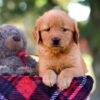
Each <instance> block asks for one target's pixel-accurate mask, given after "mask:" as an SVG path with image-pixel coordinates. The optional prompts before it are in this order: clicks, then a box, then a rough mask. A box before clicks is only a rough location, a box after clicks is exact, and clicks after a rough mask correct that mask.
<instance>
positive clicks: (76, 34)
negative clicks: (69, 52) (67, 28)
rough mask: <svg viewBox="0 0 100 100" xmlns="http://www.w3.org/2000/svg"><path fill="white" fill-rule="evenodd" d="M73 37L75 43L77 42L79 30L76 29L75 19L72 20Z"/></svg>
mask: <svg viewBox="0 0 100 100" xmlns="http://www.w3.org/2000/svg"><path fill="white" fill-rule="evenodd" d="M73 39H74V41H75V43H76V44H78V43H79V30H78V27H77V23H76V21H74V35H73Z"/></svg>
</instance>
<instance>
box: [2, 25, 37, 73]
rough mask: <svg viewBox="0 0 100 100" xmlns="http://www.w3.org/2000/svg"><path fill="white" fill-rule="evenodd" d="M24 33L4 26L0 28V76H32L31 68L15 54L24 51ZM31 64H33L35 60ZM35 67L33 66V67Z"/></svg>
mask: <svg viewBox="0 0 100 100" xmlns="http://www.w3.org/2000/svg"><path fill="white" fill-rule="evenodd" d="M26 46H27V41H26V37H25V33H24V32H23V31H22V30H20V29H18V28H16V27H15V26H12V25H8V24H4V25H1V26H0V75H22V74H25V73H27V74H28V73H29V74H33V69H32V68H31V67H24V66H25V65H24V63H23V62H22V60H21V59H20V58H19V57H18V56H17V54H18V53H19V52H20V51H22V50H26ZM31 62H32V63H33V64H35V60H33V61H32V59H31ZM33 66H35V65H33Z"/></svg>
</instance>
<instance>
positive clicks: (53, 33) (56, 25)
mask: <svg viewBox="0 0 100 100" xmlns="http://www.w3.org/2000/svg"><path fill="white" fill-rule="evenodd" d="M33 36H34V39H35V40H36V41H37V43H38V44H40V45H44V46H46V47H48V48H57V49H58V48H67V47H68V46H70V43H72V42H74V43H76V44H78V41H79V31H78V28H77V25H76V23H75V21H74V20H73V19H71V18H70V17H69V16H68V15H67V14H66V13H65V12H64V11H61V10H50V11H48V12H46V13H44V14H43V15H42V16H41V17H40V18H39V19H38V20H37V21H36V24H35V28H34V29H33Z"/></svg>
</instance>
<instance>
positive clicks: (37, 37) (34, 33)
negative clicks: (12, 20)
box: [32, 27, 42, 44]
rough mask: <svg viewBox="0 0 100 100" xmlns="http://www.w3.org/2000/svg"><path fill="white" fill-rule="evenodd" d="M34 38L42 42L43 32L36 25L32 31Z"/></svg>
mask: <svg viewBox="0 0 100 100" xmlns="http://www.w3.org/2000/svg"><path fill="white" fill-rule="evenodd" d="M32 33H33V38H34V40H35V41H36V42H37V43H38V44H39V43H40V42H42V38H41V32H40V31H39V30H37V28H36V27H35V28H34V29H33V31H32Z"/></svg>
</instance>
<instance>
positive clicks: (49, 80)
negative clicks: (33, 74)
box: [42, 70, 57, 87]
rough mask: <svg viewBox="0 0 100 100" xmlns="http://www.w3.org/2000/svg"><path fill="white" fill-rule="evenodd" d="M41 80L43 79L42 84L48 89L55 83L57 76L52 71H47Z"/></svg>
mask: <svg viewBox="0 0 100 100" xmlns="http://www.w3.org/2000/svg"><path fill="white" fill-rule="evenodd" d="M42 78H43V83H44V84H45V85H47V86H49V87H51V86H53V85H54V84H56V81H57V75H56V73H55V72H54V71H53V70H47V71H46V73H45V74H44V75H43V77H42Z"/></svg>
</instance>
